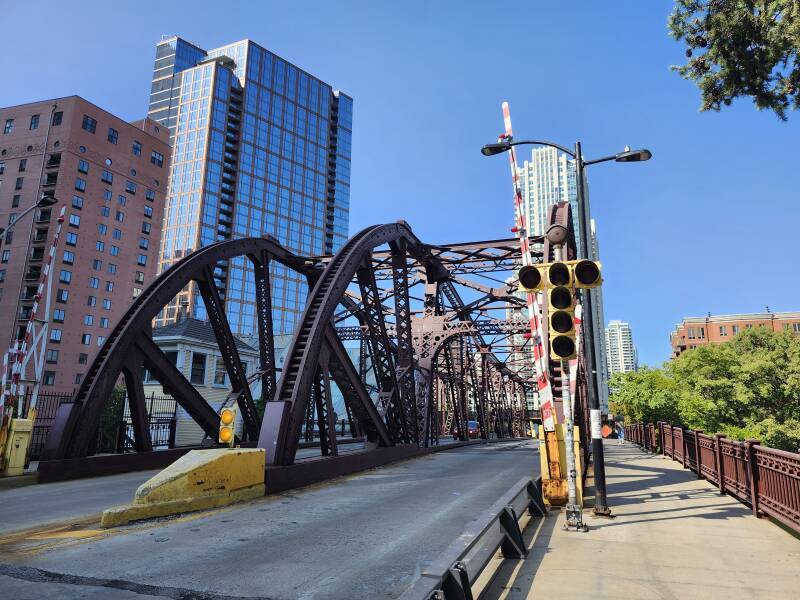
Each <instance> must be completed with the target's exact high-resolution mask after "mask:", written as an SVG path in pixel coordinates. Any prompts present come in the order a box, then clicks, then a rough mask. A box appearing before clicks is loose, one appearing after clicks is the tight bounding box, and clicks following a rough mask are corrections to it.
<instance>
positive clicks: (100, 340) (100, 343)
mask: <svg viewBox="0 0 800 600" xmlns="http://www.w3.org/2000/svg"><path fill="white" fill-rule="evenodd" d="M105 342H106V338H104V337H103V336H102V335H98V336H97V345H98V346H102V345H103V344H105Z"/></svg>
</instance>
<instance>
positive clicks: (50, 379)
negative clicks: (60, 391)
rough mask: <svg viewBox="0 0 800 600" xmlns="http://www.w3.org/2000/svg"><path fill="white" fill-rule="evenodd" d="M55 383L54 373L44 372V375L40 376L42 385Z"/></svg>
mask: <svg viewBox="0 0 800 600" xmlns="http://www.w3.org/2000/svg"><path fill="white" fill-rule="evenodd" d="M55 382H56V372H55V371H45V372H44V375H42V385H55Z"/></svg>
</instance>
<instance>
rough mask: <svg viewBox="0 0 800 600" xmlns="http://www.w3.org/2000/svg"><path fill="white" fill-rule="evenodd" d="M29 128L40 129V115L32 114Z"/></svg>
mask: <svg viewBox="0 0 800 600" xmlns="http://www.w3.org/2000/svg"><path fill="white" fill-rule="evenodd" d="M28 129H30V130H31V131H33V130H34V129H39V115H31V124H30V125H28Z"/></svg>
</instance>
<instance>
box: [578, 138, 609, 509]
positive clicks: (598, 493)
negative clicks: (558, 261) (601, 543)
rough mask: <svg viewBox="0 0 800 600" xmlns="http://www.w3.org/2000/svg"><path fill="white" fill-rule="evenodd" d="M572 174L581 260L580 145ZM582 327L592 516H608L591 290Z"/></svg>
mask: <svg viewBox="0 0 800 600" xmlns="http://www.w3.org/2000/svg"><path fill="white" fill-rule="evenodd" d="M575 171H576V172H575V175H576V181H575V185H576V189H577V193H578V223H579V226H580V235H581V237H582V238H583V240H582V242H583V243H582V244H581V254H582V256H581V258H591V252H590V251H589V248H590V246H591V243H592V238H591V233H590V224H589V197H588V194H587V193H586V187H585V186H584V176H585V165H584V162H583V154H582V152H581V143H580V142H576V143H575ZM581 326H582V327H583V328H584V339H585V340H586V343H584V345H583V347H584V348H585V350H586V362H587V364H588V371H589V373H588V375H589V376H588V385H587V386H586V387H587V390H588V392H589V420H590V430H591V437H592V456H593V461H594V489H595V502H594V514H595V515H601V516H609V515H610V514H611V509H610V508H609V507H608V496H607V492H606V465H605V459H604V456H603V434H602V423H601V419H600V398H599V394H598V385H597V378H598V375H599V373H598V368H597V362H596V357H595V352H594V320H593V312H592V295H591V290H584V291H583V319H582V323H581Z"/></svg>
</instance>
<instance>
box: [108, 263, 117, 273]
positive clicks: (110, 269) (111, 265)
mask: <svg viewBox="0 0 800 600" xmlns="http://www.w3.org/2000/svg"><path fill="white" fill-rule="evenodd" d="M108 272H109V273H111V274H112V275H113V274H114V273H116V272H117V265H115V264H114V263H108Z"/></svg>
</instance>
